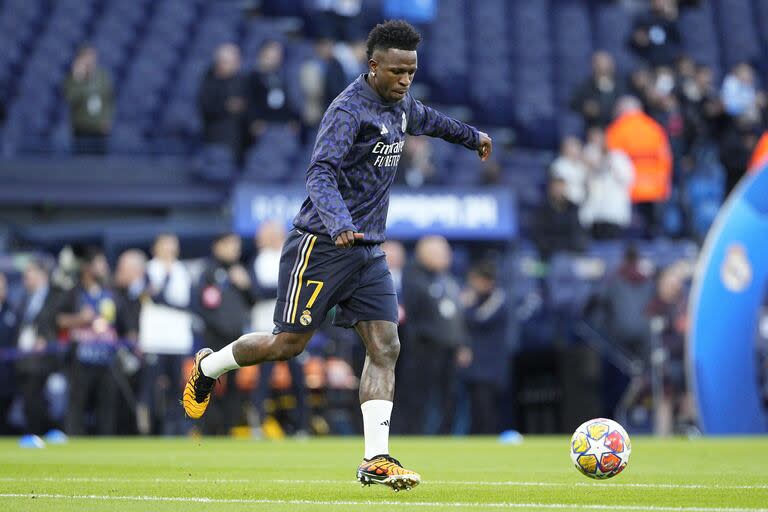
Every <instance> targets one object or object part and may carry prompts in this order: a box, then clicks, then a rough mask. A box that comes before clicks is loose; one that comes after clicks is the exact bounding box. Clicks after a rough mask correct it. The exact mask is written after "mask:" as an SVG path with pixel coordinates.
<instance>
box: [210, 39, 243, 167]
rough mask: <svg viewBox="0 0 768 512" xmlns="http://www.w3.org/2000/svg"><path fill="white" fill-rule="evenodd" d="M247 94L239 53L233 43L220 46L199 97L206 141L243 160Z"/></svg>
mask: <svg viewBox="0 0 768 512" xmlns="http://www.w3.org/2000/svg"><path fill="white" fill-rule="evenodd" d="M245 92H246V91H245V82H244V80H243V78H242V77H241V76H240V50H239V49H238V48H237V46H235V45H233V44H224V45H221V46H219V47H218V48H217V49H216V55H215V59H214V64H213V67H212V68H211V69H210V70H209V71H208V72H207V73H206V75H205V77H204V78H203V83H202V85H201V87H200V93H199V97H198V103H199V106H200V113H201V115H202V119H203V141H204V142H205V143H207V144H223V145H227V146H230V147H231V148H232V154H233V155H234V156H235V157H236V158H240V157H241V155H242V150H243V119H244V115H245V113H246V109H247V102H246V94H245Z"/></svg>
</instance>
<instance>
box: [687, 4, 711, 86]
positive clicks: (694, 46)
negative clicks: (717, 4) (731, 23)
mask: <svg viewBox="0 0 768 512" xmlns="http://www.w3.org/2000/svg"><path fill="white" fill-rule="evenodd" d="M714 20H715V15H714V13H713V10H712V3H711V2H701V5H699V6H698V7H697V8H696V9H683V10H682V11H681V13H680V33H681V37H682V39H683V49H684V51H685V52H686V53H687V54H689V55H690V56H691V57H693V59H694V60H695V61H697V62H699V63H701V64H705V65H707V66H710V67H711V68H712V69H713V70H714V71H715V77H718V76H721V75H720V72H721V67H720V47H719V44H718V42H717V32H716V31H715V22H714Z"/></svg>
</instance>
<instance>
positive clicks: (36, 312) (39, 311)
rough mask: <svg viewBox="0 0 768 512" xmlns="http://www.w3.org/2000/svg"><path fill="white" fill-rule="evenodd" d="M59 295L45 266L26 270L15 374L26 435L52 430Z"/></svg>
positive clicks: (32, 263)
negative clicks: (49, 384) (50, 383)
mask: <svg viewBox="0 0 768 512" xmlns="http://www.w3.org/2000/svg"><path fill="white" fill-rule="evenodd" d="M60 300H61V294H60V292H59V291H58V290H57V289H56V288H54V287H52V286H51V285H50V282H49V278H48V270H47V269H46V268H45V265H44V264H43V263H42V262H40V261H37V260H32V261H30V262H29V263H28V264H27V266H26V268H25V269H24V297H23V299H22V301H21V307H20V308H19V314H18V319H19V335H18V338H17V342H16V348H17V349H18V351H19V358H18V360H17V362H16V371H17V374H18V379H19V382H20V384H21V392H22V396H23V398H24V416H25V417H26V429H25V431H26V433H28V434H37V435H42V434H44V433H45V432H46V431H47V430H48V429H49V428H50V426H51V425H50V418H49V417H48V403H47V401H46V399H45V383H46V381H47V379H48V376H49V375H50V374H51V372H52V371H53V370H54V369H55V366H56V361H57V358H56V355H55V354H54V353H53V350H55V348H56V346H57V341H56V311H57V308H58V306H59V301H60Z"/></svg>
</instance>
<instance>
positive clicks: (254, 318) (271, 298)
mask: <svg viewBox="0 0 768 512" xmlns="http://www.w3.org/2000/svg"><path fill="white" fill-rule="evenodd" d="M286 236H287V233H286V231H285V226H284V225H283V224H282V223H280V222H279V221H276V220H273V221H267V222H265V223H263V224H262V225H261V226H260V227H259V230H258V232H257V233H256V237H255V239H254V245H255V246H256V251H257V253H256V257H255V258H254V259H253V263H252V264H251V272H252V274H251V281H252V282H253V294H254V296H255V297H258V300H257V301H256V303H255V305H254V307H253V310H252V315H251V330H253V331H271V330H272V329H273V328H274V322H273V319H272V315H273V313H274V311H275V303H276V302H277V278H278V269H279V266H280V254H281V252H282V248H283V243H284V242H285V238H286ZM304 359H305V358H303V357H298V358H296V357H294V358H291V359H289V360H288V361H286V364H287V365H288V370H289V371H290V374H291V388H292V393H293V396H294V397H295V399H296V407H295V408H294V412H295V413H296V414H295V417H294V418H293V423H294V425H295V426H296V433H297V434H305V433H306V431H307V430H308V428H309V424H308V421H309V408H308V404H307V386H306V383H305V381H304ZM274 368H275V363H274V362H266V363H262V364H261V365H260V366H259V383H258V386H257V387H256V390H255V392H254V395H253V402H254V404H255V405H256V410H257V412H258V413H259V420H260V421H264V418H265V417H266V410H265V403H266V400H267V399H268V398H269V397H270V391H271V382H272V376H273V373H274Z"/></svg>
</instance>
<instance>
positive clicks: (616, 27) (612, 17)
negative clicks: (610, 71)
mask: <svg viewBox="0 0 768 512" xmlns="http://www.w3.org/2000/svg"><path fill="white" fill-rule="evenodd" d="M632 23H633V20H632V14H631V13H630V12H629V11H628V10H627V9H626V8H625V7H624V6H623V5H621V4H620V3H618V2H596V5H595V6H594V11H593V26H594V31H593V33H594V35H595V49H600V50H606V51H609V52H610V53H611V54H612V55H613V57H614V59H615V60H616V69H618V70H619V71H620V72H622V73H626V72H628V71H630V70H632V69H634V68H635V67H636V66H637V58H636V57H635V55H634V54H633V53H632V52H631V51H630V50H629V48H628V46H627V41H628V39H629V33H630V31H631V29H632Z"/></svg>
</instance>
